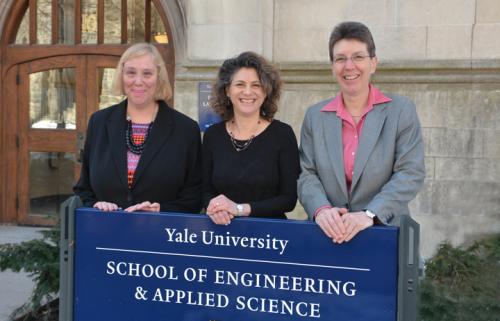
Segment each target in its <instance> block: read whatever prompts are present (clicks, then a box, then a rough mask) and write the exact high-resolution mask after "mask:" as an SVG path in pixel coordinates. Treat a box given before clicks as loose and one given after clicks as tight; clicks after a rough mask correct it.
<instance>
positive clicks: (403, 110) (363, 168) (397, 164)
mask: <svg viewBox="0 0 500 321" xmlns="http://www.w3.org/2000/svg"><path fill="white" fill-rule="evenodd" d="M386 96H387V97H390V98H391V99H392V101H390V102H387V103H383V104H378V105H374V108H373V109H372V110H371V111H370V112H369V113H368V114H367V115H366V119H365V122H364V124H363V132H362V134H361V137H360V140H359V144H358V151H357V155H356V159H355V163H354V175H353V178H352V185H351V192H350V193H349V192H348V191H347V186H346V180H345V173H344V161H343V148H342V120H341V119H340V118H339V117H337V113H336V112H328V111H324V112H323V111H321V109H322V108H323V107H324V106H325V105H326V104H327V103H329V102H330V101H331V99H328V100H325V101H322V102H320V103H317V104H315V105H313V106H311V107H310V108H309V109H308V111H307V113H306V116H305V118H304V122H303V124H302V131H301V137H300V164H301V167H302V173H301V175H300V178H299V181H298V194H299V200H300V202H301V203H302V205H303V206H304V208H305V210H306V212H307V213H308V214H309V217H310V218H312V216H313V215H314V212H315V211H316V210H317V209H318V208H319V207H321V206H325V205H331V206H334V207H346V208H348V209H349V211H352V212H355V211H361V210H365V209H367V210H370V211H372V212H373V213H375V214H376V215H377V218H378V219H379V220H380V221H381V222H382V223H383V224H391V222H392V221H393V219H394V217H395V216H397V215H409V209H408V203H409V202H410V201H411V200H412V199H413V198H414V197H415V196H416V194H417V193H418V191H419V190H420V188H421V186H422V184H423V181H424V177H425V166H424V145H423V141H422V133H421V129H420V122H419V120H418V116H417V112H416V108H415V105H414V104H413V102H411V101H410V100H409V99H408V98H406V97H401V96H397V95H387V94H386Z"/></svg>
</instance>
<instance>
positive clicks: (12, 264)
mask: <svg viewBox="0 0 500 321" xmlns="http://www.w3.org/2000/svg"><path fill="white" fill-rule="evenodd" d="M40 233H42V234H43V238H42V239H38V240H31V241H27V242H22V243H20V244H2V245H0V271H4V270H7V269H11V270H12V271H14V272H20V271H21V270H24V271H26V272H27V273H28V274H29V275H30V277H32V278H33V281H34V282H35V288H34V290H33V293H32V294H31V297H30V301H29V302H27V303H25V304H24V305H23V306H21V307H19V308H18V309H16V310H15V311H14V312H13V313H12V315H11V317H13V318H14V317H15V316H17V315H19V314H25V316H24V317H23V318H21V320H23V319H26V320H29V319H30V318H31V319H33V317H34V316H35V314H36V320H48V319H49V316H48V315H49V314H50V311H49V312H48V313H47V307H51V306H52V305H50V304H47V305H45V303H47V302H50V301H52V300H53V299H54V298H55V297H56V296H57V293H58V291H59V228H57V227H56V228H53V229H51V230H47V231H41V232H40ZM43 305H45V307H42V306H43ZM40 311H45V312H44V313H42V314H43V316H40V313H39V312H40Z"/></svg>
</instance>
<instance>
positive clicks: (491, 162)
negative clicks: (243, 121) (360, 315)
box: [175, 0, 500, 257]
mask: <svg viewBox="0 0 500 321" xmlns="http://www.w3.org/2000/svg"><path fill="white" fill-rule="evenodd" d="M187 2H188V10H187V17H188V18H187V20H188V39H187V52H188V54H187V55H186V56H185V57H184V58H185V59H181V60H179V61H182V62H181V66H180V68H179V69H178V72H177V76H176V83H175V86H176V88H175V101H176V108H178V109H180V110H182V111H183V112H185V113H187V114H189V115H190V116H191V117H193V118H195V119H196V118H197V116H198V114H197V104H198V101H197V99H198V96H197V88H198V87H197V85H198V82H199V81H201V80H203V81H207V80H208V81H210V80H213V78H214V77H215V72H216V70H217V66H219V65H220V62H221V60H222V59H224V58H226V57H230V56H234V55H236V54H238V53H240V52H241V51H243V50H253V51H256V52H259V53H261V54H263V55H264V56H266V57H267V58H269V59H272V60H273V62H274V63H275V64H276V65H277V66H278V67H279V68H280V70H281V72H282V75H283V78H284V81H285V86H284V93H283V97H282V100H281V102H280V111H279V112H278V114H277V118H279V119H281V120H283V121H285V122H287V123H289V124H291V125H292V126H293V128H294V130H295V133H296V134H297V136H299V133H300V126H301V123H302V119H303V116H304V113H305V111H306V109H307V107H308V106H310V105H311V104H313V103H315V102H317V101H320V100H322V99H325V98H328V97H331V96H332V95H334V94H335V92H336V91H337V89H338V88H337V87H336V85H335V83H334V81H333V77H332V75H331V72H330V69H329V64H328V37H329V34H330V32H331V29H332V28H333V26H334V25H335V24H337V23H338V22H341V21H345V20H357V21H362V22H364V23H366V24H367V25H368V26H369V27H370V29H371V30H372V32H373V35H374V38H375V42H376V45H377V55H378V57H379V59H380V61H381V63H380V64H379V68H378V70H377V73H376V75H375V77H374V83H375V84H376V85H377V86H379V87H380V88H381V89H382V90H384V91H387V92H393V93H398V94H402V95H405V96H408V97H410V98H411V99H412V100H413V101H414V102H415V103H416V105H417V110H418V114H419V117H420V120H421V123H422V127H423V134H424V140H425V152H426V167H427V178H426V182H425V185H424V187H423V189H422V191H421V192H420V194H419V195H418V196H417V198H416V199H415V200H414V201H413V202H412V203H411V204H410V206H411V210H412V213H413V217H414V218H415V219H416V220H417V221H418V222H419V223H420V224H421V252H422V255H423V257H430V256H431V255H432V254H433V252H434V250H435V249H436V246H437V244H439V243H440V242H442V241H443V240H450V241H451V242H452V243H454V244H460V243H463V242H468V241H471V240H473V239H475V238H478V237H480V236H481V235H484V234H488V233H495V232H496V233H498V232H499V231H500V139H499V137H500V41H497V40H496V39H495V37H494V36H493V35H498V34H500V2H499V1H497V0H360V1H355V2H354V1H348V0H338V1H330V0H308V1H303V0H274V1H273V0H256V1H251V3H247V2H246V1H242V2H241V3H240V1H233V0H203V1H194V0H190V1H187ZM248 2H250V1H248ZM266 10H267V11H268V12H263V11H266ZM269 12H272V15H270V13H269ZM242 15H244V16H243V17H242ZM270 17H271V18H270ZM269 26H272V32H271V35H269V29H268V27H269ZM263 30H265V31H264V32H263ZM268 38H271V39H272V43H271V45H269V42H268V40H266V39H268ZM291 216H292V217H293V218H298V219H300V218H304V217H305V214H304V211H303V209H302V208H301V207H300V204H298V206H297V208H296V209H295V211H294V212H293V213H292V215H291Z"/></svg>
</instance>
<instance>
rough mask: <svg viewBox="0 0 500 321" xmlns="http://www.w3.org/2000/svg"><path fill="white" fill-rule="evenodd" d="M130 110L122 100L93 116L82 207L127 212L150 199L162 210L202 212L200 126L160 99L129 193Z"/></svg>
mask: <svg viewBox="0 0 500 321" xmlns="http://www.w3.org/2000/svg"><path fill="white" fill-rule="evenodd" d="M126 109H127V100H124V101H123V102H121V103H119V104H117V105H114V106H111V107H108V108H106V109H103V110H100V111H97V112H95V113H94V114H93V115H92V116H91V118H90V120H89V125H88V129H87V138H86V141H85V147H84V152H83V163H82V171H81V174H80V180H79V181H78V183H77V184H76V185H75V186H74V188H73V191H74V192H75V194H77V195H78V196H80V198H81V199H82V201H83V204H84V206H93V205H94V203H96V202H97V201H107V202H112V203H115V204H117V205H118V206H120V207H122V208H126V207H128V206H131V205H134V204H137V203H140V202H143V201H150V202H158V203H160V208H161V211H163V212H165V211H166V212H185V213H197V212H199V211H200V209H201V152H200V150H201V139H200V132H199V128H198V125H197V123H196V122H195V121H194V120H192V119H190V118H189V117H187V116H185V115H183V114H181V113H180V112H178V111H175V110H174V109H172V108H170V107H169V106H168V105H167V104H166V103H165V102H163V101H160V102H159V108H158V114H157V115H156V119H155V121H154V123H153V127H152V129H151V132H150V134H149V137H148V139H147V142H146V146H145V148H144V151H143V153H142V155H141V158H140V160H139V164H138V165H137V169H136V171H135V176H134V182H133V185H132V187H131V188H130V189H129V188H128V184H127V147H126V143H125V126H126Z"/></svg>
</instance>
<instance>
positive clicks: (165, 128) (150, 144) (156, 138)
mask: <svg viewBox="0 0 500 321" xmlns="http://www.w3.org/2000/svg"><path fill="white" fill-rule="evenodd" d="M173 129H174V119H173V110H171V109H170V107H169V106H168V105H167V104H166V103H165V102H163V101H160V102H159V107H158V114H157V115H156V119H155V121H154V123H153V128H152V129H151V132H150V133H149V137H148V138H147V140H146V146H145V147H144V151H143V152H142V155H141V158H140V159H139V164H137V168H136V170H135V173H134V182H133V184H132V188H133V187H134V186H135V185H136V184H137V182H138V181H139V179H140V178H141V175H142V174H143V173H144V170H145V169H146V168H147V167H148V165H149V163H150V162H151V161H152V160H153V158H154V157H155V156H156V154H157V153H158V152H159V150H160V149H161V148H162V147H163V145H164V144H165V142H166V141H167V139H168V137H169V136H170V134H171V133H172V130H173Z"/></svg>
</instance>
